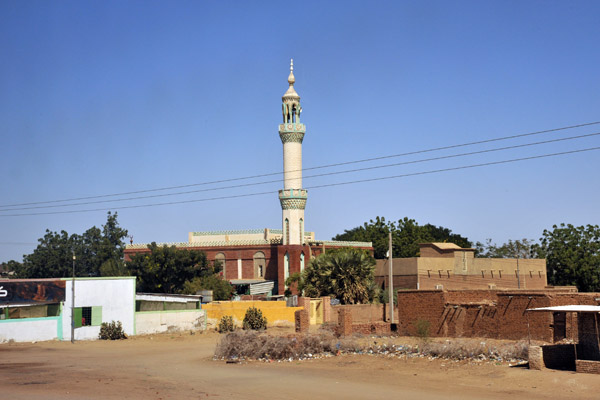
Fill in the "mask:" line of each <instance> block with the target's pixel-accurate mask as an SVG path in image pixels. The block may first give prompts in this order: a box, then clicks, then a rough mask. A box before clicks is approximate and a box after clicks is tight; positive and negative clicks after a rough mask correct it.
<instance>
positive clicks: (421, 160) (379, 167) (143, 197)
mask: <svg viewBox="0 0 600 400" xmlns="http://www.w3.org/2000/svg"><path fill="white" fill-rule="evenodd" d="M598 135H600V132H594V133H589V134H585V135H578V136H570V137H566V138H558V139H550V140H544V141H539V142H533V143H524V144H519V145H513V146H505V147H500V148H494V149H486V150H478V151H472V152H467V153H458V154H451V155H446V156H440V157H433V158H426V159H420V160H412V161H404V162H399V163H393V164H384V165H377V166H372V167H364V168H355V169H350V170H344V171H335V172H327V173H322V174H315V175H307V176H304V177H303V179H310V178H317V177H323V176H332V175H341V174H348V173H353V172H361V171H368V170H375V169H381V168H390V167H397V166H401V165H409V164H417V163H424V162H430V161H439V160H445V159H450V158H458V157H466V156H472V155H477V154H484V153H491V152H496V151H506V150H513V149H518V148H523V147H531V146H538V145H542V144H549V143H556V142H563V141H567V140H575V139H583V138H588V137H592V136H598ZM288 179H295V178H288ZM283 181H284V182H285V179H284V180H283ZM279 182H281V179H277V180H270V181H263V182H254V183H246V184H240V185H230V186H221V187H216V188H209V189H197V190H188V191H185V192H175V193H163V194H155V195H147V196H136V197H128V198H124V199H113V200H96V201H86V202H79V203H69V204H58V205H46V206H33V207H19V208H4V209H3V208H2V207H0V212H6V211H22V210H34V209H47V208H60V207H72V206H81V205H90V204H102V203H114V202H117V201H131V200H142V199H149V198H158V197H168V196H181V195H185V194H192V193H200V192H210V191H217V190H226V189H238V188H241V187H249V186H257V185H266V184H271V183H279Z"/></svg>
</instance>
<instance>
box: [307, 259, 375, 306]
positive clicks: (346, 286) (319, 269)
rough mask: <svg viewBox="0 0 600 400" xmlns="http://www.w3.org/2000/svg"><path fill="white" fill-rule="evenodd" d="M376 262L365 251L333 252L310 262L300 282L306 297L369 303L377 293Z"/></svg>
mask: <svg viewBox="0 0 600 400" xmlns="http://www.w3.org/2000/svg"><path fill="white" fill-rule="evenodd" d="M374 271H375V259H374V258H373V257H371V255H370V254H369V253H367V252H366V251H364V250H359V249H354V248H343V249H339V250H338V249H336V250H330V251H328V252H327V253H325V254H322V255H320V256H319V257H317V258H314V259H312V260H311V262H310V264H309V265H308V267H307V268H306V269H305V270H304V273H303V274H302V277H301V279H300V280H299V284H298V290H299V291H301V292H302V293H303V294H304V295H305V296H309V297H319V296H326V295H332V296H335V297H336V298H338V299H339V300H340V302H341V303H343V304H361V303H368V302H369V301H370V300H372V299H373V297H374V295H375V293H374V290H373V288H374V285H373V280H374V275H373V274H374Z"/></svg>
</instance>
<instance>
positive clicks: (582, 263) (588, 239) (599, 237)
mask: <svg viewBox="0 0 600 400" xmlns="http://www.w3.org/2000/svg"><path fill="white" fill-rule="evenodd" d="M533 247H534V248H533V250H534V251H535V252H536V253H537V255H538V256H539V257H540V258H545V259H546V265H547V271H548V283H550V284H552V285H574V286H577V288H578V289H579V291H581V292H596V291H600V227H598V225H586V226H578V227H575V226H573V225H571V224H568V225H565V224H560V226H557V225H554V226H553V227H552V230H551V231H549V230H546V229H544V233H543V235H542V237H541V238H540V243H539V244H536V245H534V246H533Z"/></svg>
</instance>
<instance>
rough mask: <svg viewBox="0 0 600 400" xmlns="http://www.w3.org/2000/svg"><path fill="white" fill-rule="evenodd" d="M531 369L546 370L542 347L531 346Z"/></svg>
mask: <svg viewBox="0 0 600 400" xmlns="http://www.w3.org/2000/svg"><path fill="white" fill-rule="evenodd" d="M529 369H538V370H539V369H544V352H543V350H542V346H529Z"/></svg>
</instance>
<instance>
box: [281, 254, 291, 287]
mask: <svg viewBox="0 0 600 400" xmlns="http://www.w3.org/2000/svg"><path fill="white" fill-rule="evenodd" d="M289 277H290V253H285V257H284V258H283V280H284V282H285V281H286V280H287V278H289ZM286 287H287V285H286Z"/></svg>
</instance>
